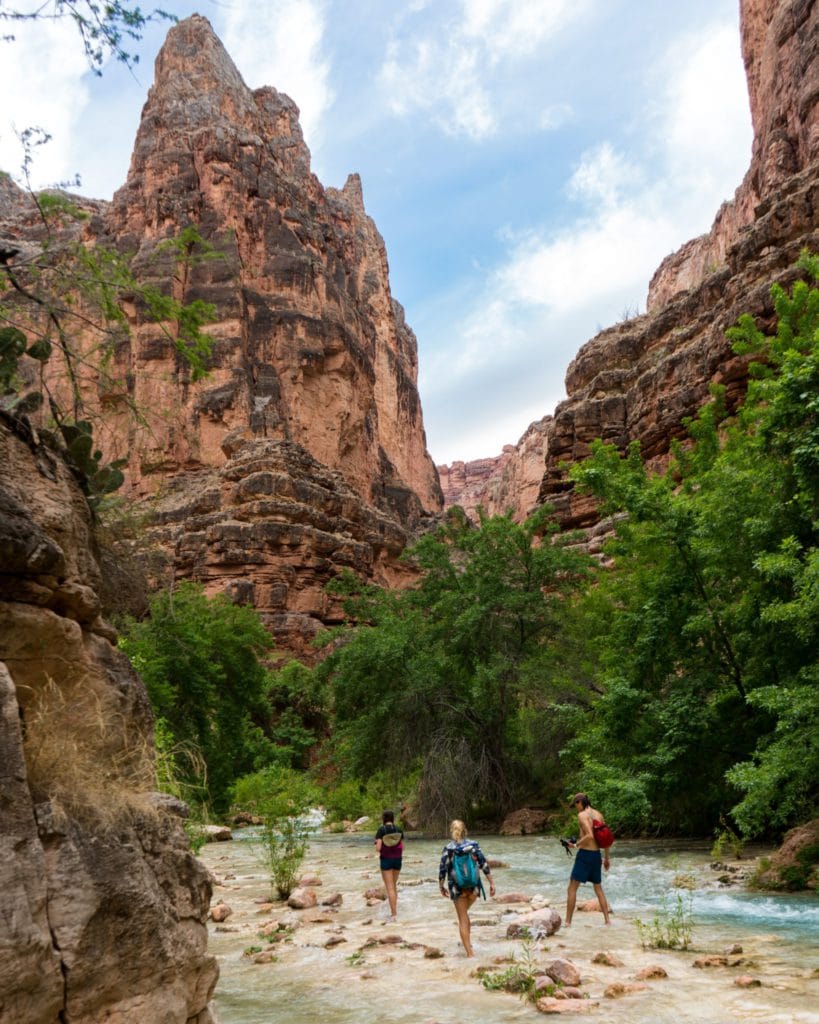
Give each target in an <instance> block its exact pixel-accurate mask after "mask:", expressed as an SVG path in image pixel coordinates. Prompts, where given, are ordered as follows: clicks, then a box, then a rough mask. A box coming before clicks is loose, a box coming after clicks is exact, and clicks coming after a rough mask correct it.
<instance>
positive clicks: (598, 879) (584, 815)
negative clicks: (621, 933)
mask: <svg viewBox="0 0 819 1024" xmlns="http://www.w3.org/2000/svg"><path fill="white" fill-rule="evenodd" d="M572 807H575V808H576V809H577V828H578V834H577V840H576V842H571V843H570V844H569V845H570V846H574V847H575V848H576V850H577V856H576V857H575V859H574V864H573V865H572V873H571V876H570V878H569V889H568V892H567V893H566V927H567V928H568V927H569V926H570V925H571V923H572V917H573V916H574V906H575V902H576V900H577V890H578V889H579V887H580V886H581V884H582V883H583V882H591V884H592V885H593V886H594V893H595V895H596V896H597V900H598V902H599V903H600V909H601V910H602V911H603V920H604V921H605V922H606V924H611V921H610V920H609V904H608V901H607V900H606V894H605V893H604V892H603V886H602V884H601V883H602V875H601V872H600V863H601V860H602V865H603V867H604V868H605V869H606V871H608V869H609V851H608V850H607V849H606V850H603V851H602V855H601V850H600V847H599V846H598V845H597V840H596V839H595V838H594V823H595V822H596V821H599V822H602V821H603V815H602V814H601V813H600V811H596V810H595V809H594V808H593V807H592V805H591V801H590V800H589V798H588V797H587V796H586V794H585V793H577V794H575V796H573V797H572Z"/></svg>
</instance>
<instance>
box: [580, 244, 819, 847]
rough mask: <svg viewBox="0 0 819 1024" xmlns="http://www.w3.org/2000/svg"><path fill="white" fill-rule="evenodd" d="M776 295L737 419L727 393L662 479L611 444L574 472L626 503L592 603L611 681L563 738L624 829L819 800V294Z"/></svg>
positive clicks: (766, 818)
mask: <svg viewBox="0 0 819 1024" xmlns="http://www.w3.org/2000/svg"><path fill="white" fill-rule="evenodd" d="M801 265H802V268H803V270H805V271H807V272H808V273H809V274H810V275H811V276H812V277H813V278H814V280H815V279H816V274H817V263H816V260H815V258H812V257H804V258H803V260H802V264H801ZM773 295H774V302H775V306H776V311H777V314H778V329H777V334H776V335H775V336H774V337H771V338H767V337H765V336H763V335H762V334H761V333H760V332H759V331H758V330H757V328H756V325H755V324H754V323H753V320H752V319H751V318H750V317H744V318H743V319H742V320H741V322H740V324H739V326H738V327H737V328H736V329H735V330H733V331H732V332H731V337H732V339H733V340H734V342H735V345H736V347H737V349H738V350H739V351H742V352H750V351H753V352H756V353H758V355H759V356H760V357H761V359H762V360H764V361H763V362H760V363H758V364H757V365H756V366H755V367H752V379H751V382H750V384H749V388H748V393H747V397H746V400H745V402H744V404H743V406H742V408H741V409H740V410H739V411H738V413H737V414H736V415H735V416H733V417H727V416H726V411H725V407H724V402H723V392H722V389H720V388H714V389H713V401H712V402H711V403H710V404H709V405H707V406H706V407H705V408H704V409H703V410H701V412H700V414H699V416H698V417H697V418H696V419H694V420H693V421H692V422H691V423H690V424H689V429H690V434H691V441H692V443H691V444H690V445H689V446H685V445H683V446H677V447H676V449H675V457H674V460H673V462H672V464H671V465H670V467H669V469H668V470H667V471H666V472H665V473H662V474H651V473H649V472H648V471H647V470H646V469H645V466H644V465H643V463H642V460H641V458H640V453H639V448H638V447H637V446H632V447H631V448H630V450H629V451H628V452H627V453H626V454H625V455H621V454H620V453H618V452H617V451H616V450H615V448H614V447H613V446H611V445H605V444H603V443H602V442H599V441H598V442H596V443H595V444H594V445H593V446H592V454H591V456H590V457H589V459H588V460H587V461H585V462H584V463H583V464H581V465H579V466H577V467H575V468H574V470H573V471H572V475H573V477H574V479H575V480H576V481H577V483H578V486H580V487H581V489H584V490H586V491H589V492H591V493H593V494H595V495H597V496H598V497H599V498H600V499H601V501H602V511H603V512H604V513H613V512H626V513H627V516H626V517H625V518H624V519H621V521H620V522H619V523H618V525H617V530H616V539H615V540H614V541H612V543H611V544H610V546H609V553H610V555H611V556H612V557H613V559H614V567H613V569H612V570H611V571H610V572H608V573H606V574H605V575H604V577H603V579H602V580H601V584H600V590H599V592H598V593H597V594H596V595H595V596H594V607H593V610H592V611H591V612H590V614H589V623H590V625H589V629H588V633H589V635H590V636H591V637H593V638H594V639H593V646H594V648H595V656H596V658H597V663H598V673H599V679H600V683H601V689H602V691H603V693H602V696H600V698H599V699H598V700H597V701H596V702H595V704H594V708H593V714H591V715H589V714H583V715H579V714H578V712H577V709H572V710H571V711H570V713H569V718H570V720H571V721H572V726H573V728H574V730H575V731H576V733H577V736H576V739H575V740H574V741H573V742H572V743H570V744H569V745H568V748H567V756H568V757H569V758H571V760H572V761H573V762H574V763H578V762H579V763H582V765H583V768H582V772H581V773H580V779H579V781H580V782H581V784H582V785H583V786H584V787H588V788H589V789H591V790H593V791H594V793H595V796H596V799H597V800H599V801H600V803H601V804H602V805H604V806H606V807H607V813H608V814H609V816H610V817H619V819H620V823H621V825H622V826H625V827H632V828H655V829H657V830H660V831H662V830H666V831H683V832H700V833H702V832H706V831H709V830H711V829H712V828H713V827H714V826H715V825H716V823H717V821H718V820H719V818H720V815H721V814H723V813H726V812H728V811H729V810H731V808H733V816H734V819H735V821H736V822H737V823H738V824H739V825H740V826H741V828H742V830H743V831H744V832H745V834H747V835H753V834H759V833H762V832H768V831H771V830H774V829H778V828H784V827H785V826H786V825H788V824H791V823H793V822H795V821H799V820H802V819H803V818H805V817H807V816H809V815H810V813H812V811H813V810H815V807H816V801H817V792H816V779H817V777H819V771H818V770H817V769H819V739H818V737H819V729H818V728H817V726H818V725H819V699H818V698H817V693H818V692H819V691H817V685H816V684H817V681H819V680H817V667H816V650H817V623H819V615H818V614H817V610H819V608H818V607H817V588H816V573H817V569H816V557H817V556H816V536H817V530H816V513H817V486H816V485H817V481H819V472H818V471H817V469H818V467H819V444H817V441H819V433H818V432H817V431H818V428H817V411H818V410H819V397H817V396H819V386H817V385H819V369H817V365H818V364H817V345H816V336H817V329H819V292H817V290H816V289H815V288H813V287H811V286H810V285H808V284H807V283H805V282H799V283H797V284H796V285H795V286H794V288H793V291H792V294H791V295H788V294H787V293H786V292H785V291H784V289H782V288H781V287H779V286H774V289H773ZM743 793H744V797H743V796H742V794H743Z"/></svg>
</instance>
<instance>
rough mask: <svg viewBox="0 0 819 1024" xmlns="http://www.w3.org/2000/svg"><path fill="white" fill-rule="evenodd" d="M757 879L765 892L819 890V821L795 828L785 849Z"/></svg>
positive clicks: (782, 847)
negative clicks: (818, 888) (769, 890)
mask: <svg viewBox="0 0 819 1024" xmlns="http://www.w3.org/2000/svg"><path fill="white" fill-rule="evenodd" d="M762 863H763V866H762V867H761V868H760V869H759V870H757V872H756V874H755V875H754V879H753V881H754V885H756V886H758V887H759V888H762V889H786V890H792V891H793V890H799V889H814V890H815V889H816V888H817V886H819V818H815V819H814V820H813V821H810V822H808V823H807V824H805V825H800V826H799V827H798V828H792V829H791V830H790V832H787V833H786V834H785V838H784V839H783V841H782V845H781V846H780V847H779V849H778V850H777V851H776V853H775V854H774V855H773V857H771V858H770V861H769V862H767V863H766V862H764V861H763V862H762Z"/></svg>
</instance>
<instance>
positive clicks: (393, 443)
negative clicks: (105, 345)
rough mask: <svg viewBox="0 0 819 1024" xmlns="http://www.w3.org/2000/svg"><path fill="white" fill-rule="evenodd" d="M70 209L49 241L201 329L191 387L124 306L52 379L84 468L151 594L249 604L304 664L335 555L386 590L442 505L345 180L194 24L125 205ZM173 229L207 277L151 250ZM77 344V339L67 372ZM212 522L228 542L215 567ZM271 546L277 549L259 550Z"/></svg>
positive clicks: (168, 326) (146, 326)
mask: <svg viewBox="0 0 819 1024" xmlns="http://www.w3.org/2000/svg"><path fill="white" fill-rule="evenodd" d="M77 202H78V203H79V205H80V206H81V207H82V208H83V209H84V211H85V212H86V213H87V215H88V216H87V218H86V219H85V220H84V221H80V222H77V221H68V222H67V223H66V225H65V227H64V228H63V236H64V237H74V238H78V239H80V240H82V241H83V242H85V243H86V244H88V245H90V246H95V245H100V244H101V245H105V246H107V247H109V248H113V249H117V250H120V251H123V252H130V253H134V254H135V256H134V260H133V268H134V271H135V273H136V274H137V276H138V278H139V280H140V281H141V282H142V283H143V284H152V285H155V286H156V287H158V288H159V289H160V290H161V291H163V292H165V293H169V294H172V295H173V296H174V297H175V298H176V299H178V300H180V301H184V302H186V303H191V302H194V301H196V300H200V301H202V302H206V303H211V304H213V306H214V307H215V309H216V322H215V323H213V324H211V325H209V326H208V328H207V331H208V333H209V334H210V335H211V336H212V337H213V339H214V346H213V351H212V355H211V357H210V359H209V364H208V370H209V372H208V374H207V376H206V377H205V378H204V379H203V380H200V381H193V380H192V379H191V372H190V368H189V366H188V365H187V364H186V363H185V362H184V361H183V360H181V359H180V357H179V354H178V352H177V350H176V348H175V345H174V341H175V335H176V332H177V325H175V324H174V323H168V322H166V323H162V324H157V323H155V322H153V321H152V320H151V319H150V318H149V317H148V316H147V315H146V311H145V309H144V308H143V306H142V304H141V303H140V302H139V301H137V300H136V299H135V300H134V301H133V302H131V303H130V304H129V305H128V306H127V307H126V312H127V314H128V320H129V323H128V330H127V331H123V332H122V336H121V337H120V338H119V339H118V340H117V342H116V345H115V346H114V350H113V352H112V354H111V357H110V360H109V361H108V363H107V364H106V366H105V368H104V370H99V369H95V368H94V366H93V365H92V363H89V364H88V366H85V367H84V366H83V365H81V364H80V363H79V362H78V363H77V365H76V366H75V367H74V368H73V370H72V372H73V374H74V377H75V379H76V380H77V381H78V388H79V390H80V392H81V393H82V395H83V399H84V401H85V403H86V407H87V408H88V409H90V410H95V411H96V415H95V416H94V422H95V428H94V430H95V441H96V443H98V444H99V445H100V447H101V448H102V450H103V451H104V454H105V458H106V460H110V459H116V458H125V459H127V483H126V488H125V491H124V492H123V493H128V494H130V495H131V496H132V497H134V498H136V499H137V500H140V501H143V502H144V503H145V506H146V508H148V507H152V503H155V504H156V508H157V510H158V511H159V513H160V518H161V524H160V528H159V529H158V530H157V531H156V532H155V533H154V537H155V538H157V539H159V540H160V541H161V544H162V550H163V551H164V555H165V564H166V568H167V569H168V572H169V574H170V576H171V577H173V576H175V575H179V576H188V575H190V576H193V577H194V578H196V579H197V580H199V581H201V582H203V583H204V584H205V586H206V588H207V590H208V592H210V593H215V592H218V591H221V590H224V589H225V588H228V589H229V592H231V593H234V594H236V595H241V596H242V599H243V600H252V601H253V603H254V604H255V606H256V607H257V608H258V610H259V611H260V612H261V613H262V614H263V616H264V618H265V621H266V622H267V623H268V625H269V626H270V628H271V630H272V631H273V632H274V633H275V634H276V635H277V636H278V637H280V639H281V640H282V641H283V642H284V643H285V644H286V645H287V646H289V647H291V648H292V649H295V650H299V651H304V650H305V649H306V643H307V641H308V640H309V639H310V638H311V637H312V636H313V635H314V634H315V632H316V630H317V629H319V628H320V627H321V626H322V625H323V624H326V623H327V622H328V621H334V619H335V618H336V617H337V614H338V612H337V610H336V609H335V608H334V606H332V605H331V604H330V603H329V602H328V600H327V598H326V596H325V595H324V594H323V591H322V587H323V585H324V583H326V582H327V580H328V579H330V578H332V577H333V576H334V575H336V574H337V573H338V572H339V571H341V570H342V569H343V568H345V567H348V566H349V565H350V564H351V556H350V554H349V548H350V543H351V538H352V542H353V543H354V545H357V546H358V547H357V550H356V554H355V556H354V558H353V559H352V561H353V562H354V563H355V565H356V567H357V568H359V569H360V570H361V571H362V572H363V573H365V574H366V575H368V576H369V578H371V579H373V580H375V581H377V582H380V583H386V584H389V583H390V582H392V581H394V580H395V579H396V578H400V577H401V576H402V574H403V572H404V571H405V570H403V569H402V567H401V566H400V565H399V564H398V562H397V559H398V556H399V555H400V553H401V551H402V550H403V548H404V547H405V546H406V543H407V541H408V539H410V538H411V537H412V536H414V535H415V534H416V533H417V532H418V531H419V530H420V529H423V528H424V526H425V524H426V523H427V522H428V521H429V520H430V517H434V516H435V515H436V514H437V513H439V512H440V510H441V508H442V505H443V499H442V494H441V489H440V484H439V481H438V475H437V472H436V469H435V466H434V464H433V463H432V460H431V458H430V456H429V454H428V453H427V450H426V439H425V435H424V428H423V419H422V412H421V404H420V400H419V396H418V390H417V383H416V382H417V371H418V352H417V343H416V339H415V336H414V335H413V333H412V331H411V330H410V328H409V326H408V325H407V324H406V322H405V319H404V313H403V310H402V308H401V306H400V305H399V304H398V303H397V302H396V301H395V300H394V299H393V297H392V294H391V291H390V284H389V268H388V263H387V256H386V251H385V247H384V242H383V240H382V238H381V236H380V235H379V233H378V231H377V229H376V227H375V225H374V223H373V221H372V220H371V219H370V217H369V216H368V215H367V213H366V212H365V209H364V203H363V197H362V190H361V183H360V181H359V179H358V177H357V176H356V175H351V176H350V177H349V178H348V180H347V182H346V184H345V186H344V188H343V189H340V190H337V189H329V188H328V189H325V188H324V187H323V186H322V185H321V183H320V182H319V181H318V179H317V178H316V176H315V175H314V174H313V173H312V172H311V170H310V154H309V151H308V149H307V147H306V145H305V143H304V140H303V138H302V133H301V129H300V127H299V123H298V110H297V108H296V106H295V104H294V103H293V102H292V101H291V100H290V99H289V98H288V97H287V96H284V95H282V94H280V93H278V92H277V91H276V90H275V89H273V88H263V89H257V90H255V91H251V90H250V89H249V88H248V87H247V86H246V85H245V83H244V82H243V81H242V78H241V76H240V75H239V73H238V71H237V70H236V67H235V66H234V64H233V63H232V61H231V60H230V58H229V56H228V55H227V53H226V52H225V50H224V48H223V47H222V45H221V43H220V42H219V40H218V39H217V38H216V36H215V35H214V33H213V31H212V29H211V27H210V25H209V23H208V22H207V21H206V20H205V19H204V18H201V17H199V16H194V17H192V18H189V19H187V20H185V21H183V22H181V23H180V24H178V25H176V26H175V27H174V28H172V29H171V31H170V32H169V34H168V37H167V40H166V43H165V45H164V46H163V48H162V50H161V52H160V54H159V56H158V58H157V61H156V79H155V82H154V85H153V87H152V88H151V90H150V92H149V95H148V99H147V102H146V104H145V107H144V109H143V112H142V119H141V123H140V127H139V131H138V134H137V138H136V142H135V146H134V152H133V156H132V160H131V166H130V170H129V173H128V178H127V181H126V183H125V185H124V186H123V187H122V188H121V189H120V190H119V191H118V192H117V193H116V195H115V196H114V199H113V201H112V202H111V203H110V204H108V203H100V202H89V201H86V200H78V201H77ZM0 210H1V211H2V213H1V214H0V243H4V242H5V244H6V245H7V248H8V249H9V250H12V251H13V250H14V249H20V250H21V253H22V255H25V254H26V253H27V251H28V250H27V249H26V247H29V249H31V251H35V249H36V246H37V245H38V244H40V243H41V236H42V224H41V222H40V218H39V217H38V215H37V211H36V208H35V207H34V204H33V202H32V200H31V197H29V196H27V195H25V194H24V193H22V192H21V191H20V190H18V189H16V188H15V187H14V186H13V185H12V184H11V183H10V182H8V181H5V182H4V181H2V180H0ZM188 228H195V229H196V231H197V232H198V233H199V235H200V236H201V237H202V238H204V239H205V240H206V242H207V243H208V244H209V245H211V246H212V247H213V248H214V249H215V250H216V252H217V253H218V258H211V259H206V260H202V261H197V260H196V259H193V260H187V259H186V258H185V254H184V253H180V252H179V251H178V250H173V249H169V248H168V244H169V241H170V240H171V239H173V238H176V237H179V236H180V234H181V233H183V232H185V230H186V229H188ZM0 248H2V245H0ZM194 250H195V251H194ZM200 253H201V246H194V247H193V250H192V255H193V256H196V255H197V254H200ZM97 340H98V339H97V338H96V337H95V336H92V335H90V334H89V336H88V338H87V339H85V341H84V343H85V345H86V347H87V348H88V350H89V352H90V350H91V348H92V346H93V345H94V344H95V343H96V341H97ZM56 366H57V364H56V361H55V362H53V363H52V364H50V365H49V372H50V373H51V375H52V386H53V387H55V388H56V389H59V388H60V386H61V381H60V379H59V374H57V373H56V372H55V368H56ZM63 378H64V379H67V375H66V374H63ZM62 383H63V386H64V381H63V382H62ZM134 411H136V413H137V415H136V417H135V416H134ZM274 452H275V453H277V454H275V456H273V455H271V453H274ZM271 458H273V463H270V461H269V460H270V459H271ZM268 463H269V464H270V467H272V468H270V472H271V473H273V474H274V475H275V476H276V481H277V482H276V483H275V485H271V486H275V491H274V492H273V493H272V494H271V495H270V496H269V498H268V500H265V501H261V500H255V501H253V502H251V501H249V500H247V498H246V497H237V496H241V495H245V494H246V493H250V492H251V491H252V489H253V487H254V486H256V484H252V483H251V484H248V485H247V487H245V486H244V484H243V483H242V480H241V479H240V478H239V477H237V473H239V474H240V473H241V472H242V471H243V469H242V467H253V468H248V469H247V472H249V473H250V472H252V473H254V474H257V473H258V472H259V470H258V468H257V467H258V466H259V465H261V464H265V465H268ZM307 467H309V468H307ZM266 471H267V470H266ZM291 471H292V473H293V475H292V476H290V477H288V474H289V473H291ZM305 474H307V475H305ZM283 477H288V479H287V483H286V484H285V483H282V482H281V480H282V478H283ZM311 479H314V480H315V486H311V482H310V481H311ZM328 481H333V482H332V484H331V485H330V491H331V492H332V495H331V497H328V496H327V495H328V490H327V486H328ZM215 495H218V498H217V497H214V496H215ZM259 497H260V495H259ZM214 501H215V502H216V504H215V505H214V504H213V502H214ZM313 502H315V503H316V504H313ZM353 508H354V510H353ZM231 509H233V510H234V511H230V510H231ZM334 510H335V511H334ZM351 510H353V511H351ZM205 514H206V515H207V516H210V517H211V518H210V519H208V520H206V518H205ZM254 517H255V518H254ZM216 519H218V520H219V522H220V523H222V524H223V525H222V526H218V525H217V523H216ZM232 519H235V520H236V521H238V522H241V523H242V524H243V526H242V529H243V530H244V531H245V536H244V539H243V542H242V544H232V545H231V546H230V553H229V555H228V554H226V551H225V548H224V535H225V527H224V524H225V523H227V522H228V521H232ZM319 522H320V524H321V525H320V527H316V523H319ZM285 525H286V530H284V526H285ZM285 532H286V533H287V536H288V540H287V542H286V543H284V542H283V541H281V540H275V541H273V540H272V539H271V538H272V537H273V535H274V534H277V535H283V534H284V533H285ZM250 534H254V535H255V539H253V538H251V536H250ZM260 537H265V538H266V540H265V543H264V545H263V547H264V554H263V555H260V554H259V538H260ZM245 540H246V541H247V544H248V548H247V552H248V553H247V557H246V558H243V554H242V553H243V551H244V550H245V548H244V547H243V544H244V542H245ZM359 548H360V549H361V550H359ZM364 548H366V551H365V550H363V549H364ZM236 581H241V585H239V583H237V582H236Z"/></svg>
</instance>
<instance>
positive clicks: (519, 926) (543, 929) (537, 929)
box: [506, 907, 562, 939]
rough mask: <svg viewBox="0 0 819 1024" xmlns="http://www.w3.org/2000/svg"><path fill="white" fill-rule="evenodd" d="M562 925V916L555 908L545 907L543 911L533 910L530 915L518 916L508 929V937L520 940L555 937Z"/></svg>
mask: <svg viewBox="0 0 819 1024" xmlns="http://www.w3.org/2000/svg"><path fill="white" fill-rule="evenodd" d="M561 924H562V919H561V917H560V914H558V912H557V911H556V910H555V909H554V908H553V907H543V908H542V909H541V910H532V911H531V912H530V913H528V914H520V915H518V917H516V918H515V920H514V921H512V922H510V924H509V926H508V927H507V929H506V937H507V938H508V939H518V938H522V937H531V938H540V937H542V936H547V935H554V933H555V932H556V931H557V930H558V929H559V928H560V925H561Z"/></svg>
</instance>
